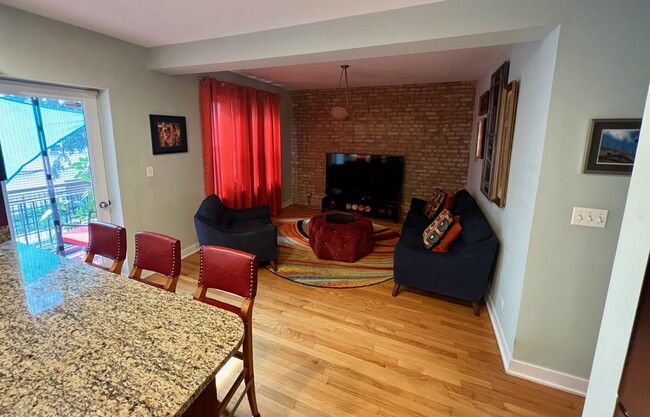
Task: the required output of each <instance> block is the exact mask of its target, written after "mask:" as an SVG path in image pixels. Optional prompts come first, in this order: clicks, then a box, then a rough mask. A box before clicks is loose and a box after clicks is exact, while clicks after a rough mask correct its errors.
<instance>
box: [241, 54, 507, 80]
mask: <svg viewBox="0 0 650 417" xmlns="http://www.w3.org/2000/svg"><path fill="white" fill-rule="evenodd" d="M508 49H509V45H498V46H487V47H483V48H470V49H456V50H453V51H436V52H428V53H421V54H410V55H398V56H386V57H380V58H367V59H359V60H346V61H345V62H329V63H328V62H326V63H318V64H305V65H289V66H282V67H273V68H256V69H250V70H240V71H236V72H237V73H239V74H242V75H246V76H248V77H251V78H255V79H258V80H260V81H264V82H268V83H271V84H276V85H278V86H281V87H283V88H286V89H288V90H306V89H316V88H336V87H337V86H338V82H339V78H340V76H341V68H340V65H341V64H348V65H350V68H348V80H349V84H350V87H367V86H377V85H400V84H420V83H434V82H447V81H473V80H477V79H479V78H480V77H482V76H484V75H485V74H488V73H491V72H492V71H494V68H495V67H496V66H498V65H499V62H498V58H499V57H501V56H503V54H504V53H505V52H506V50H508Z"/></svg>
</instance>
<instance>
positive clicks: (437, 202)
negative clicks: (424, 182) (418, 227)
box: [423, 188, 447, 219]
mask: <svg viewBox="0 0 650 417" xmlns="http://www.w3.org/2000/svg"><path fill="white" fill-rule="evenodd" d="M445 197H447V193H446V192H444V191H443V190H441V189H440V188H436V189H435V190H433V194H432V195H431V198H430V199H429V202H428V203H427V205H426V206H424V210H423V211H424V214H425V215H426V216H427V217H428V218H429V219H432V218H434V217H435V215H436V214H438V210H440V207H442V204H443V203H444V202H445Z"/></svg>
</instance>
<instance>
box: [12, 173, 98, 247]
mask: <svg viewBox="0 0 650 417" xmlns="http://www.w3.org/2000/svg"><path fill="white" fill-rule="evenodd" d="M54 188H55V195H56V196H57V197H56V198H57V203H58V207H59V216H60V219H61V223H62V224H63V225H65V226H64V229H65V228H68V229H69V228H72V227H74V226H75V225H82V224H87V223H88V221H90V220H93V219H95V218H96V213H95V210H94V208H93V207H92V206H93V205H94V197H93V193H92V185H91V184H89V183H88V182H87V181H83V180H74V181H66V182H63V183H60V184H56V185H55V187H54ZM89 190H91V191H90V192H89ZM7 200H8V202H9V212H10V214H11V219H12V225H13V232H14V235H15V236H14V239H15V240H17V241H18V242H22V243H26V244H29V245H34V246H38V247H41V248H44V249H48V250H56V247H57V242H56V233H55V230H54V222H53V221H52V216H51V215H49V214H48V213H49V212H48V211H49V210H51V205H50V200H49V197H48V192H47V187H46V186H45V185H43V186H36V187H29V188H27V187H26V188H20V189H14V190H11V189H9V190H7Z"/></svg>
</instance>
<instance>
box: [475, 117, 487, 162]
mask: <svg viewBox="0 0 650 417" xmlns="http://www.w3.org/2000/svg"><path fill="white" fill-rule="evenodd" d="M486 120H487V119H486V118H485V117H484V118H482V119H479V121H478V125H477V126H476V152H475V153H474V159H483V141H484V140H485V122H486Z"/></svg>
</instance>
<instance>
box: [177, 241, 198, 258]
mask: <svg viewBox="0 0 650 417" xmlns="http://www.w3.org/2000/svg"><path fill="white" fill-rule="evenodd" d="M199 249H201V246H200V245H199V243H198V242H197V243H195V244H193V245H190V246H188V247H186V248H185V249H181V259H185V258H187V257H188V256H190V255H191V254H193V253H196V252H198V251H199Z"/></svg>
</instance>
